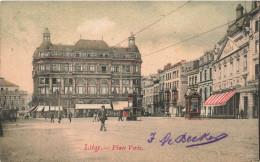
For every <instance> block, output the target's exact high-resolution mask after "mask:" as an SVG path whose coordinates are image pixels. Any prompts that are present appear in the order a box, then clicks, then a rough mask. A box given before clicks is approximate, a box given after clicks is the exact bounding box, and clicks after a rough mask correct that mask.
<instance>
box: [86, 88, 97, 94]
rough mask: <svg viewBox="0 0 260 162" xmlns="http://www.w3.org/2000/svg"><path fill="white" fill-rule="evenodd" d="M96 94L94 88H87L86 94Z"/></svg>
mask: <svg viewBox="0 0 260 162" xmlns="http://www.w3.org/2000/svg"><path fill="white" fill-rule="evenodd" d="M96 93H97V89H96V87H94V86H89V87H88V94H96Z"/></svg>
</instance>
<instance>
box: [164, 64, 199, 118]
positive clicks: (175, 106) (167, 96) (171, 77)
mask: <svg viewBox="0 0 260 162" xmlns="http://www.w3.org/2000/svg"><path fill="white" fill-rule="evenodd" d="M198 64H199V62H198V61H190V62H186V61H185V60H183V61H180V62H178V63H176V64H174V65H171V64H167V65H166V66H165V67H164V69H163V70H162V71H161V72H160V73H163V74H164V75H163V80H164V83H163V85H164V101H165V102H164V105H165V112H169V113H171V114H172V115H173V116H180V115H181V111H182V109H183V108H184V107H185V98H184V94H185V93H186V92H187V86H188V78H187V73H188V71H191V69H194V67H195V66H198Z"/></svg>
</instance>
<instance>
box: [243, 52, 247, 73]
mask: <svg viewBox="0 0 260 162" xmlns="http://www.w3.org/2000/svg"><path fill="white" fill-rule="evenodd" d="M243 66H244V70H247V55H244V65H243Z"/></svg>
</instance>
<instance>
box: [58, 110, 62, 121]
mask: <svg viewBox="0 0 260 162" xmlns="http://www.w3.org/2000/svg"><path fill="white" fill-rule="evenodd" d="M58 116H59V121H58V122H59V123H60V122H61V119H62V114H61V111H60V112H59V114H58Z"/></svg>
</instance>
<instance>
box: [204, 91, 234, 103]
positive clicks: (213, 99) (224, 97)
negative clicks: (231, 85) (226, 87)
mask: <svg viewBox="0 0 260 162" xmlns="http://www.w3.org/2000/svg"><path fill="white" fill-rule="evenodd" d="M236 92H237V91H230V92H226V93H220V94H214V95H212V96H210V97H209V98H208V99H207V100H206V101H205V102H204V103H203V106H223V105H226V102H227V101H228V100H229V99H230V98H231V97H232V96H233V95H234V94H235V93H236Z"/></svg>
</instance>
